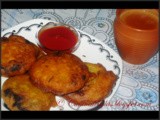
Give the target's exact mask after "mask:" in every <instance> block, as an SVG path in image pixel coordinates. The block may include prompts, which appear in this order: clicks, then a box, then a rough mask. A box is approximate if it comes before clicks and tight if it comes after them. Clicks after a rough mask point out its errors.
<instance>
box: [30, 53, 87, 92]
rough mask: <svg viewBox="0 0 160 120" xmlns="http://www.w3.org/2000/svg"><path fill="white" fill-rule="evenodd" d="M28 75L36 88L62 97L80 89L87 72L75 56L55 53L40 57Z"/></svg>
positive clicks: (85, 67)
mask: <svg viewBox="0 0 160 120" xmlns="http://www.w3.org/2000/svg"><path fill="white" fill-rule="evenodd" d="M30 75H31V79H32V81H33V83H35V85H36V86H38V87H40V88H42V89H44V90H46V91H49V92H53V93H54V94H57V95H64V94H67V93H71V92H74V91H76V90H79V89H80V88H82V87H83V86H84V84H85V82H86V80H87V79H88V76H89V71H88V68H87V66H86V65H85V64H84V63H83V62H82V61H81V60H80V59H79V58H78V57H76V56H75V55H73V54H69V53H60V52H57V53H54V54H48V55H46V56H44V57H41V58H40V59H39V60H38V61H37V62H36V63H35V64H34V65H33V66H32V68H31V69H30Z"/></svg>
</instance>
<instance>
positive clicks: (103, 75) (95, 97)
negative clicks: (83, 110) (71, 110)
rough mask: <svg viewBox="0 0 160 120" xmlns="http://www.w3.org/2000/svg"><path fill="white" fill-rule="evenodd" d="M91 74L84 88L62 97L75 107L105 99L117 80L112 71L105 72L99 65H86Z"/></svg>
mask: <svg viewBox="0 0 160 120" xmlns="http://www.w3.org/2000/svg"><path fill="white" fill-rule="evenodd" d="M86 65H87V66H88V68H89V71H90V72H91V73H92V75H91V76H90V78H89V80H88V81H87V83H86V84H85V86H84V87H83V88H82V89H80V90H78V91H76V92H74V93H70V94H67V95H64V96H63V97H64V98H65V99H66V100H68V101H69V102H72V103H74V104H77V105H82V106H85V105H92V104H95V103H98V102H100V101H102V100H103V99H105V97H107V96H108V95H109V94H110V92H111V90H112V88H113V85H114V83H115V81H116V79H117V77H116V75H115V74H114V73H113V72H112V71H107V70H106V69H105V68H104V67H103V66H102V65H101V64H92V63H86Z"/></svg>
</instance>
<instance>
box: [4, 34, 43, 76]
mask: <svg viewBox="0 0 160 120" xmlns="http://www.w3.org/2000/svg"><path fill="white" fill-rule="evenodd" d="M1 48H2V49H1V73H2V75H3V76H8V77H10V76H15V75H20V74H24V73H25V72H26V71H28V70H29V68H30V67H31V65H32V64H33V63H34V62H35V61H36V59H38V58H39V57H41V56H43V55H42V54H43V53H42V52H41V51H40V50H39V49H38V47H37V46H36V45H34V44H33V43H31V42H29V41H28V40H26V39H25V38H23V37H22V36H18V35H11V36H10V37H9V38H1Z"/></svg>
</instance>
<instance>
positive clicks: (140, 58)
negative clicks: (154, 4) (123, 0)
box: [114, 9, 159, 64]
mask: <svg viewBox="0 0 160 120" xmlns="http://www.w3.org/2000/svg"><path fill="white" fill-rule="evenodd" d="M114 36H115V43H116V46H117V49H118V51H119V54H120V56H121V57H122V59H123V60H125V61H126V62H128V63H131V64H144V63H146V62H147V61H148V60H149V59H150V58H152V57H153V56H154V55H155V53H156V52H157V51H158V47H159V46H158V44H159V13H158V10H156V9H117V11H116V18H115V20H114Z"/></svg>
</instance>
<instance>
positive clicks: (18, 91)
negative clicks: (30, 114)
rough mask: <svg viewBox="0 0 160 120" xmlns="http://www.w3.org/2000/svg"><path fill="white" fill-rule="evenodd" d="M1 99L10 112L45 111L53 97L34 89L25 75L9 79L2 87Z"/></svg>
mask: <svg viewBox="0 0 160 120" xmlns="http://www.w3.org/2000/svg"><path fill="white" fill-rule="evenodd" d="M2 98H3V100H4V103H5V104H6V105H7V107H8V108H9V109H10V110H12V111H47V110H49V109H50V107H51V106H52V104H55V102H56V101H55V96H54V95H53V94H52V93H46V92H44V91H42V90H41V89H39V88H37V87H35V86H34V85H33V84H32V83H31V81H30V77H29V75H27V74H24V75H18V76H14V77H10V78H9V79H7V80H6V81H5V82H4V84H3V86H2Z"/></svg>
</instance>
